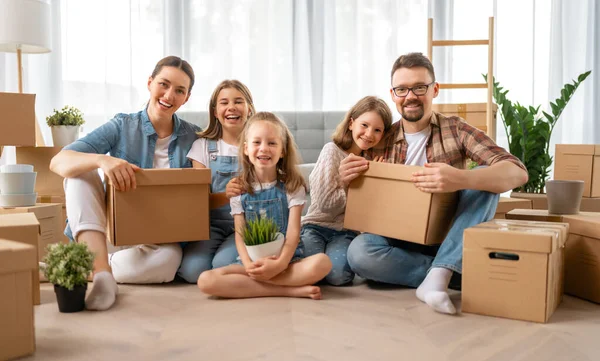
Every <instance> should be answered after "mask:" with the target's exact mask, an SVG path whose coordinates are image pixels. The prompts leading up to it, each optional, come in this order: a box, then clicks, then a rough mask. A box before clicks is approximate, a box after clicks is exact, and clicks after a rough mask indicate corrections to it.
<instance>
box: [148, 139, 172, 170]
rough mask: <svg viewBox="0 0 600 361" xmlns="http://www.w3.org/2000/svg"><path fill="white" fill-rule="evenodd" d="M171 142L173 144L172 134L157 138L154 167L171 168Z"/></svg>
mask: <svg viewBox="0 0 600 361" xmlns="http://www.w3.org/2000/svg"><path fill="white" fill-rule="evenodd" d="M169 144H171V136H170V135H169V136H168V137H164V138H158V139H157V140H156V146H155V147H154V160H153V161H152V168H171V164H170V163H169Z"/></svg>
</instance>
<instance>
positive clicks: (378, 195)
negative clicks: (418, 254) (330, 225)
mask: <svg viewBox="0 0 600 361" xmlns="http://www.w3.org/2000/svg"><path fill="white" fill-rule="evenodd" d="M420 169H422V167H417V166H408V165H401V164H389V163H376V162H369V169H368V170H367V171H366V172H365V173H364V175H363V176H360V177H358V178H357V179H355V180H353V181H352V182H351V183H350V187H349V189H348V200H347V202H346V215H345V217H344V228H348V229H352V230H356V231H360V232H369V233H374V234H379V235H382V236H385V237H391V238H396V239H400V240H404V241H408V242H414V243H420V244H439V243H442V241H443V240H444V238H445V237H446V234H447V233H448V230H449V229H450V226H451V224H452V219H453V218H454V213H455V211H456V204H457V199H458V198H457V197H458V194H457V193H425V192H421V191H420V190H418V189H417V188H416V187H415V186H414V184H413V183H412V182H411V181H410V179H411V177H412V173H413V172H416V171H418V170H420Z"/></svg>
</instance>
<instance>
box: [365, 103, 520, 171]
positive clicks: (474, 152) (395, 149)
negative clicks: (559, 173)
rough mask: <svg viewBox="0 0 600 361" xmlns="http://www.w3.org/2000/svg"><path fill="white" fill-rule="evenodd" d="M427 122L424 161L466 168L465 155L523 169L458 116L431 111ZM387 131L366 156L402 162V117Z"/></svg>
mask: <svg viewBox="0 0 600 361" xmlns="http://www.w3.org/2000/svg"><path fill="white" fill-rule="evenodd" d="M429 126H430V127H431V135H430V136H429V140H428V141H427V146H426V147H427V150H426V151H427V162H428V163H446V164H449V165H451V166H453V167H455V168H458V169H467V160H468V159H471V160H473V161H474V162H476V163H477V164H478V165H487V166H489V165H492V164H494V163H497V162H500V161H502V160H506V161H509V162H511V163H514V164H516V165H517V166H519V167H520V168H522V169H524V170H527V169H526V168H525V166H524V165H523V163H521V161H520V160H519V159H518V158H517V157H515V156H514V155H512V154H510V153H509V152H507V151H506V150H505V149H504V148H502V147H499V146H498V145H497V144H496V143H494V141H493V140H492V139H491V138H490V137H488V136H487V135H486V134H485V133H484V132H483V131H481V130H479V129H477V128H475V127H474V126H472V125H470V124H468V123H467V122H465V121H464V120H463V119H461V118H459V117H456V116H450V117H448V116H445V115H443V114H440V113H436V112H432V115H431V122H430V125H429ZM389 132H390V134H389V135H387V136H386V141H385V144H384V145H383V146H382V147H377V149H373V150H372V151H371V152H369V153H370V154H367V156H368V157H369V158H370V159H372V158H374V157H376V156H383V157H384V159H385V162H387V163H396V164H404V163H405V161H406V150H407V149H408V143H407V142H406V139H405V137H404V129H403V128H402V121H399V122H397V123H394V124H393V125H392V128H391V129H390V131H389ZM382 142H383V141H382Z"/></svg>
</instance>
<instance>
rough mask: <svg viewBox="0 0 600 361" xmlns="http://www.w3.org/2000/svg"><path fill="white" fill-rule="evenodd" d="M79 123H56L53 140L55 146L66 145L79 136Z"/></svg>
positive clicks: (53, 129)
mask: <svg viewBox="0 0 600 361" xmlns="http://www.w3.org/2000/svg"><path fill="white" fill-rule="evenodd" d="M79 128H80V126H79V125H55V126H52V127H50V129H52V142H53V143H54V146H55V147H66V146H67V145H69V144H71V143H73V142H74V141H76V140H77V139H78V138H79Z"/></svg>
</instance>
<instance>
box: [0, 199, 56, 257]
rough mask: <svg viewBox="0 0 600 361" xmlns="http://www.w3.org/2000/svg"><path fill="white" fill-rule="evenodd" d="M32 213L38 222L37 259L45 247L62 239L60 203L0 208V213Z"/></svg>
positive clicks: (42, 253) (44, 254) (43, 252)
mask: <svg viewBox="0 0 600 361" xmlns="http://www.w3.org/2000/svg"><path fill="white" fill-rule="evenodd" d="M16 213H33V214H35V217H36V218H37V220H38V222H39V223H40V237H39V241H38V242H39V243H38V261H41V260H42V259H43V258H44V257H45V256H46V247H47V246H48V245H49V244H52V243H58V242H60V241H61V240H62V236H63V234H62V233H63V230H64V227H62V228H61V218H62V215H61V213H62V205H61V204H58V203H46V204H43V203H38V204H36V205H35V206H31V207H16V208H0V214H16Z"/></svg>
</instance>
